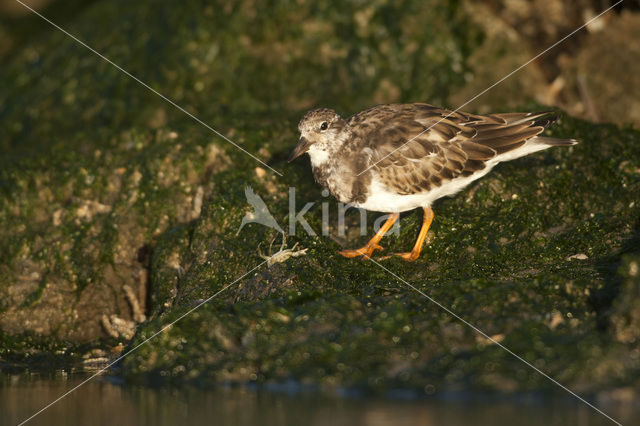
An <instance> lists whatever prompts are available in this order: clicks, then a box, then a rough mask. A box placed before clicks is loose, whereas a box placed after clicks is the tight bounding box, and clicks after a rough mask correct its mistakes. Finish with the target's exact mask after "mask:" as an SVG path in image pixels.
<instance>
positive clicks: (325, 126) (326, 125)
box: [320, 121, 329, 130]
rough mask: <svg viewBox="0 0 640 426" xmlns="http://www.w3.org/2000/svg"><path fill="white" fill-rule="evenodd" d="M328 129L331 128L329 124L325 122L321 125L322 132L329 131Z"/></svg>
mask: <svg viewBox="0 0 640 426" xmlns="http://www.w3.org/2000/svg"><path fill="white" fill-rule="evenodd" d="M327 127H329V124H328V123H327V122H326V121H324V122H323V123H322V124H321V125H320V130H327Z"/></svg>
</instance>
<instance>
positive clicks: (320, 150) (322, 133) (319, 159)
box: [289, 108, 349, 164]
mask: <svg viewBox="0 0 640 426" xmlns="http://www.w3.org/2000/svg"><path fill="white" fill-rule="evenodd" d="M298 130H299V131H300V140H299V141H298V145H296V147H295V148H294V150H293V151H292V152H291V155H289V161H293V160H295V159H296V158H298V157H300V156H301V155H302V154H304V153H305V152H308V153H309V156H310V157H311V162H312V163H315V164H319V163H324V162H325V161H326V160H327V159H328V158H329V156H330V155H331V154H333V153H334V152H336V151H337V150H338V149H339V148H340V147H341V146H342V144H343V143H344V141H345V140H346V138H347V137H348V135H349V125H348V124H347V122H346V121H345V120H344V119H343V118H342V117H340V115H338V114H337V113H336V112H335V111H334V110H332V109H328V108H319V109H314V110H311V111H309V112H308V113H306V114H305V115H304V117H302V120H300V123H299V124H298Z"/></svg>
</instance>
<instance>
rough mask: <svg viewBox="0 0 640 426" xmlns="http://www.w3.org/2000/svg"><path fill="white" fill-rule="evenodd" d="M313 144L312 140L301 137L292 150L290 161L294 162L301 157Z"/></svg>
mask: <svg viewBox="0 0 640 426" xmlns="http://www.w3.org/2000/svg"><path fill="white" fill-rule="evenodd" d="M310 146H311V142H309V141H308V140H307V139H305V138H300V140H299V141H298V145H296V147H295V148H294V149H293V151H291V155H289V159H288V160H287V161H288V162H292V161H293V160H295V159H296V158H298V157H300V156H301V155H302V154H304V153H305V152H307V151H309V147H310Z"/></svg>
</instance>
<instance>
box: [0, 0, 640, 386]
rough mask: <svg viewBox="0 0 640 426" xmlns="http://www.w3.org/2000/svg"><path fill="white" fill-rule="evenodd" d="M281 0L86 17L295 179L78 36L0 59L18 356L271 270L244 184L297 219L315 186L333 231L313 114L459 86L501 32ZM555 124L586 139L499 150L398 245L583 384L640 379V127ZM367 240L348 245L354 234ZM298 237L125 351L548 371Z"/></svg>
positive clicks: (393, 367)
mask: <svg viewBox="0 0 640 426" xmlns="http://www.w3.org/2000/svg"><path fill="white" fill-rule="evenodd" d="M275 4H276V6H277V7H266V6H261V5H256V6H255V8H251V7H248V6H246V4H245V3H238V5H234V6H228V5H222V4H220V5H217V4H216V5H208V6H205V7H203V6H202V5H201V4H200V3H199V2H186V4H185V5H184V7H181V8H180V9H175V8H171V9H170V10H169V9H167V8H166V6H164V5H161V4H159V3H155V2H150V3H145V4H140V5H136V6H135V7H131V5H129V4H128V3H127V4H126V5H125V4H124V2H123V3H122V7H123V8H125V10H126V11H127V12H126V13H127V14H128V19H122V17H121V13H122V12H121V9H120V8H119V7H114V6H113V5H112V4H108V3H106V2H96V3H94V4H92V5H91V6H88V7H87V8H86V9H85V10H84V11H83V12H82V13H81V14H80V15H79V16H78V18H77V19H75V20H73V21H71V22H69V30H70V31H71V32H72V33H73V34H76V35H78V36H79V37H80V38H81V39H82V40H84V41H86V42H87V43H88V44H89V45H91V46H93V47H95V48H96V49H98V50H99V51H100V52H103V53H104V54H105V55H106V56H108V57H109V58H110V59H112V60H113V61H115V62H116V63H118V64H121V65H122V66H123V67H125V68H126V69H127V70H128V71H130V72H131V73H132V74H134V75H136V76H138V77H140V78H141V79H143V80H144V81H145V82H148V83H149V84H150V85H151V86H152V87H153V88H155V89H157V90H159V91H160V92H162V93H163V94H166V95H167V96H168V97H169V98H171V99H173V100H175V101H176V102H177V103H179V104H180V105H183V106H184V107H185V108H186V109H187V110H189V111H193V112H194V113H196V115H198V117H200V118H202V119H203V120H204V121H205V122H207V123H211V124H212V125H213V126H214V127H216V129H218V130H220V131H222V132H223V133H224V134H226V135H228V136H229V137H231V138H232V139H233V140H234V141H236V142H237V143H239V144H241V145H242V147H243V148H245V149H247V150H249V151H250V152H253V153H257V155H259V156H260V158H262V159H264V160H265V161H267V162H268V164H269V165H270V166H272V167H274V168H275V169H277V170H279V171H281V172H282V173H283V174H284V176H283V177H282V178H278V177H277V176H276V175H274V174H271V173H270V172H269V171H268V170H261V171H260V170H256V167H258V166H259V164H258V163H256V162H255V161H254V160H253V159H251V158H250V157H248V156H246V155H244V154H242V153H241V152H239V151H238V150H236V149H234V148H233V147H232V146H230V145H228V144H226V143H225V142H223V141H222V140H221V139H219V138H217V137H216V136H215V135H212V134H210V133H209V132H208V131H207V130H206V129H203V128H202V127H200V126H199V125H198V124H197V123H195V122H193V121H192V120H191V119H189V118H188V117H186V116H184V115H183V114H182V113H181V112H179V111H176V110H174V109H173V108H172V107H171V106H170V105H168V104H167V103H165V102H164V101H162V100H161V99H159V98H157V97H156V96H155V95H153V94H152V93H150V92H149V91H147V90H146V89H145V88H143V87H140V86H139V85H138V84H137V83H135V82H134V81H132V80H130V79H128V78H127V77H126V76H123V75H122V74H121V73H120V72H119V71H118V70H116V69H114V68H112V67H111V66H110V65H109V64H107V63H104V62H102V61H101V60H100V59H99V58H96V57H95V56H93V55H92V54H91V53H90V52H87V51H86V50H84V49H83V48H82V47H81V46H78V45H76V44H75V43H74V42H73V41H72V40H69V39H68V38H66V37H65V36H64V35H62V34H59V33H56V32H52V33H51V34H47V35H46V36H45V35H42V34H41V33H37V34H36V36H34V38H33V39H32V40H30V41H29V42H28V43H26V46H25V49H24V50H21V51H15V52H13V53H12V56H11V57H10V58H9V60H8V63H7V67H6V68H3V69H2V70H1V71H0V75H1V77H2V80H3V81H11V82H12V83H13V84H12V85H10V86H7V87H4V86H3V88H2V90H0V123H2V124H3V125H2V126H0V148H1V149H2V150H3V152H5V153H6V156H3V158H2V159H0V162H1V164H2V167H0V197H2V198H1V199H2V201H1V204H0V206H1V207H0V221H1V223H2V224H3V227H2V228H3V229H2V230H0V237H1V238H0V254H1V255H2V259H3V263H2V265H0V268H1V269H0V271H2V274H1V275H0V295H2V297H0V306H1V309H2V312H3V318H2V320H1V321H0V322H1V323H2V324H1V326H2V329H3V330H4V333H5V334H3V336H5V335H6V336H11V337H10V338H3V339H2V340H1V342H2V344H1V346H2V349H3V351H4V352H2V354H3V355H2V357H3V359H8V358H9V355H7V354H15V353H22V352H24V351H25V350H27V349H28V348H32V349H33V351H35V352H39V351H41V352H50V351H51V350H52V349H51V350H50V348H49V347H48V346H46V345H44V344H40V343H38V344H31V343H30V342H32V340H30V339H31V338H29V337H26V336H30V335H31V334H30V333H33V332H35V333H36V334H37V335H38V336H40V337H39V338H41V339H44V340H43V341H44V342H47V341H52V342H53V341H55V342H60V341H63V342H76V343H77V342H96V341H99V339H100V338H101V337H104V335H105V331H104V330H103V328H102V326H101V325H100V319H101V316H102V315H103V314H109V315H110V314H115V315H118V316H119V317H121V318H125V319H131V318H132V317H133V314H132V312H131V307H130V306H129V305H128V303H127V300H126V298H125V296H124V292H123V290H122V289H123V286H124V285H129V286H132V287H134V288H135V289H136V290H137V291H138V292H139V293H140V298H141V302H143V305H144V306H145V311H146V314H147V315H148V316H149V319H148V320H147V321H146V322H144V323H143V324H142V325H140V327H139V329H138V333H137V335H136V337H135V338H134V340H133V341H132V342H131V343H130V346H129V348H132V347H135V345H137V344H138V343H141V342H142V341H143V340H144V339H145V338H146V337H149V336H151V335H153V334H154V333H155V332H156V331H157V330H159V329H160V328H162V327H163V325H166V324H169V323H171V322H172V321H173V320H176V319H178V318H180V316H181V315H183V314H184V313H186V312H188V311H189V310H190V309H192V308H193V307H194V306H196V305H197V304H199V303H201V302H202V301H203V300H206V299H207V298H209V297H210V296H211V295H213V294H215V293H216V292H217V291H219V290H220V289H222V288H224V286H226V285H228V284H229V283H231V282H233V281H235V280H237V279H238V278H239V277H241V276H242V275H243V274H245V273H246V272H247V271H248V270H250V269H251V268H253V267H254V266H256V265H259V264H260V263H261V262H262V261H263V259H262V258H261V257H260V256H259V250H258V244H259V243H260V247H261V250H262V251H263V252H264V251H266V250H267V247H268V246H269V243H270V241H271V239H272V237H273V234H272V232H271V231H270V230H268V229H267V228H265V227H262V226H260V225H257V224H249V225H247V226H246V227H245V228H244V229H243V230H242V231H241V232H240V233H239V234H238V235H237V236H236V232H237V230H238V227H239V225H240V221H241V220H242V217H243V216H244V214H245V213H247V212H248V210H249V206H248V205H247V203H246V198H245V194H244V188H245V186H251V187H252V188H253V189H254V190H255V191H256V193H258V194H259V195H261V196H262V198H263V199H264V200H265V202H266V203H267V205H268V206H269V208H270V210H271V212H272V213H273V215H274V217H275V218H276V219H277V220H278V221H279V222H280V224H281V225H282V226H285V225H286V224H287V220H286V218H287V216H288V205H289V200H288V197H287V194H288V189H289V187H290V186H294V187H295V188H296V193H297V200H296V202H297V205H298V206H299V207H300V206H303V205H304V204H305V203H306V202H311V201H315V202H316V205H315V206H314V207H313V208H312V209H310V211H309V212H308V213H307V215H306V216H305V218H306V219H307V221H308V222H309V224H310V225H311V227H312V228H314V229H315V230H316V231H319V230H320V229H321V221H322V211H321V207H320V203H321V202H322V201H327V198H325V197H323V196H322V195H321V188H319V187H318V186H317V185H315V184H314V182H313V178H312V176H311V173H310V170H309V167H308V161H307V160H300V161H297V162H296V163H293V164H291V165H289V164H287V163H286V157H287V155H288V153H289V151H290V150H291V148H292V147H293V145H294V144H295V141H296V139H297V134H296V133H295V128H296V123H297V120H298V119H299V117H300V116H301V115H302V114H303V113H304V111H305V110H306V109H307V108H309V107H312V106H314V105H324V106H331V107H335V108H336V109H337V110H338V111H339V112H340V113H343V114H344V115H348V114H349V113H351V112H356V111H358V110H360V109H362V108H364V107H366V106H369V105H370V104H372V103H375V102H379V101H380V100H384V101H394V100H398V101H416V100H424V99H429V102H431V103H434V104H443V103H446V101H447V99H448V97H449V96H450V94H451V93H452V91H453V90H454V89H456V87H458V86H461V85H462V84H463V83H464V74H465V72H466V71H467V69H466V67H467V65H466V62H465V60H466V58H467V57H468V55H469V53H470V52H471V51H472V50H473V47H474V46H476V45H477V44H478V43H481V41H482V34H480V33H479V32H478V30H477V29H476V28H474V27H473V25H466V24H467V23H468V22H467V20H466V18H465V16H464V15H463V14H461V13H460V12H458V11H457V7H456V2H453V3H451V4H450V3H448V2H436V5H435V7H433V8H430V9H425V8H422V7H420V2H405V3H402V4H400V3H398V4H393V5H391V4H389V3H387V2H374V3H371V4H369V5H367V6H366V7H365V6H359V5H356V4H355V3H354V4H348V5H343V6H339V7H324V6H314V5H310V4H305V5H302V6H300V7H295V8H294V7H291V5H290V4H289V2H276V3H275ZM443 17H445V18H446V19H444V18H443ZM131 22H153V23H154V25H153V26H150V27H144V28H143V27H139V26H133V25H131ZM398 22H404V23H405V24H404V25H402V26H400V25H398ZM447 23H448V24H447ZM107 28H108V31H106V30H105V29H107ZM463 28H464V29H465V30H462V29H463ZM38 34H40V35H38ZM97 76H99V77H97ZM532 108H536V107H535V106H534V107H532ZM551 134H552V135H553V136H557V137H574V138H577V139H579V140H581V143H580V144H579V145H577V146H575V147H572V148H569V149H560V148H558V149H553V150H549V151H545V152H542V153H538V154H536V155H533V156H531V157H527V158H524V159H520V160H518V161H515V162H513V163H509V164H503V165H500V166H499V167H498V168H497V169H496V170H495V171H494V172H492V173H491V174H490V175H489V176H487V177H486V178H485V179H483V180H481V181H479V182H477V183H476V184H474V185H472V186H471V187H470V188H468V189H467V190H465V191H464V192H462V193H461V194H459V195H458V196H457V197H456V198H453V199H445V200H441V201H439V202H438V203H437V204H436V206H434V209H435V212H436V219H435V222H434V224H433V228H432V233H433V238H430V240H431V241H430V243H429V245H428V247H426V248H425V250H424V253H423V256H422V257H421V258H420V259H419V260H418V261H416V262H415V263H410V264H408V263H404V262H402V261H401V260H399V259H390V260H386V261H382V264H383V265H384V266H385V267H386V268H389V269H390V270H391V271H393V272H394V273H395V274H397V275H398V276H400V277H401V278H402V279H404V280H406V281H407V282H409V283H411V284H412V285H414V286H415V287H416V288H418V289H420V290H421V291H423V292H425V293H426V294H427V295H428V296H429V297H431V298H433V300H435V301H437V302H439V303H440V304H442V306H444V307H447V308H448V309H450V310H451V311H453V312H455V313H456V314H458V315H460V316H461V317H462V318H464V319H465V320H467V321H469V322H470V323H472V324H474V325H475V326H477V327H479V328H480V329H482V330H483V331H484V332H486V333H487V334H488V335H490V336H493V338H494V339H495V340H497V341H500V342H501V343H502V344H504V345H505V346H506V347H508V348H509V349H511V350H513V351H514V352H515V353H517V354H519V355H521V356H522V357H523V358H524V359H526V360H527V361H528V362H530V363H532V364H533V365H535V366H536V367H538V368H540V369H542V370H544V371H545V372H547V373H549V374H550V375H551V376H553V377H554V378H556V379H558V380H559V381H560V382H562V383H564V384H567V385H571V386H574V387H576V388H577V389H578V390H581V391H597V390H600V389H604V388H608V387H612V386H623V385H631V386H636V387H637V386H638V367H637V353H638V346H637V345H638V341H637V338H636V337H635V334H634V331H633V330H634V327H637V317H636V316H634V314H633V312H634V311H635V310H634V307H635V306H636V304H637V299H638V297H637V289H636V287H637V286H636V287H634V286H635V284H634V283H635V281H633V280H634V279H635V278H633V276H632V275H631V272H632V266H631V265H632V264H633V261H634V260H633V259H637V253H638V232H640V231H639V229H638V218H639V217H640V214H639V213H640V204H638V200H640V172H639V170H640V160H639V159H640V134H639V133H638V132H636V131H633V130H630V129H620V128H617V127H615V126H611V125H602V124H591V123H587V122H584V121H580V120H576V119H572V118H570V117H565V118H563V119H562V120H561V121H560V122H559V123H558V124H557V125H556V126H555V127H554V128H553V129H552V130H551ZM263 169H264V168H263ZM198 200H200V201H198ZM330 203H331V204H330V209H331V211H332V214H335V211H336V209H337V207H336V204H335V202H334V201H330ZM368 217H369V219H370V223H372V222H371V220H372V219H374V218H375V217H376V215H374V214H369V215H368ZM356 218H357V213H355V212H354V215H353V217H351V216H350V219H349V223H350V224H351V226H350V229H353V228H357V226H358V223H357V220H355V219H356ZM352 219H353V220H352ZM420 219H421V217H420V215H418V214H416V213H409V214H406V215H403V217H402V227H401V232H400V234H399V235H398V236H389V237H387V238H385V239H384V240H383V242H382V245H383V246H384V247H385V251H386V252H392V251H403V250H406V249H407V248H409V247H411V245H412V244H413V239H414V238H415V235H416V233H417V230H418V227H419V221H420ZM369 230H370V231H371V226H370V227H369ZM332 233H334V234H335V229H332ZM352 235H353V234H352V233H348V234H347V237H345V238H343V239H342V240H340V239H339V241H341V242H343V243H345V244H346V245H348V246H353V247H355V246H357V245H358V243H359V242H361V241H359V240H356V239H354V238H353V237H352ZM278 242H279V241H277V242H276V244H275V245H276V246H277V244H278ZM295 243H298V244H299V245H300V247H303V248H307V249H308V252H307V254H306V255H305V256H302V257H299V258H292V259H289V260H288V261H286V262H285V263H282V264H277V265H275V266H273V267H272V268H269V269H267V268H266V267H264V266H263V267H262V268H260V269H258V270H257V271H255V272H254V273H252V274H250V276H249V277H247V278H246V279H243V280H240V281H239V282H238V283H237V284H235V285H233V286H231V287H229V288H228V289H227V290H226V291H225V292H223V293H221V294H220V295H219V296H218V297H216V298H214V299H213V300H211V301H209V302H208V303H207V304H205V305H204V306H202V307H200V308H199V309H198V310H197V311H195V312H193V313H192V314H190V315H188V316H187V317H185V318H184V319H182V320H180V321H179V322H177V323H176V324H174V325H173V326H172V327H171V329H170V330H167V331H165V332H163V333H161V334H160V335H158V336H157V337H155V338H154V339H153V340H151V341H150V342H148V343H146V344H145V345H143V346H141V347H140V348H139V349H137V351H136V352H135V353H133V354H132V355H131V356H129V357H127V358H125V360H124V362H123V364H122V370H121V374H122V375H123V376H124V377H126V378H127V379H129V380H140V381H145V380H164V381H169V380H171V381H177V382H185V381H195V382H199V383H210V382H228V381H232V382H247V381H249V382H258V383H262V382H273V381H285V380H290V379H294V380H297V381H300V382H302V383H313V384H319V385H320V386H326V387H336V386H340V387H358V388H367V389H372V390H384V389H391V388H397V387H401V388H414V389H419V390H424V391H425V392H427V393H431V392H433V391H434V389H435V390H442V389H451V388H470V387H478V388H483V389H487V388H490V389H497V390H502V391H512V390H523V389H547V388H551V387H552V386H553V385H552V384H551V383H550V382H548V381H547V380H546V379H545V378H544V377H542V376H540V375H538V374H537V373H535V372H534V371H532V370H531V369H530V368H529V367H527V366H526V365H524V364H523V363H522V362H520V361H518V360H517V359H515V358H513V357H512V356H510V355H509V354H507V353H506V352H505V351H504V350H502V349H500V348H499V347H497V346H496V345H495V344H491V343H490V342H487V341H486V340H484V339H482V338H481V337H479V336H478V335H477V334H476V333H475V332H474V331H473V330H471V329H470V328H469V327H466V326H465V325H464V324H462V323H461V322H459V321H458V320H457V319H455V318H454V317H452V316H451V315H450V314H449V313H447V312H445V311H444V310H442V309H441V308H440V307H438V306H436V305H435V304H433V303H432V302H430V301H429V300H427V299H426V298H424V297H423V296H421V295H420V294H418V293H416V292H415V291H414V290H412V289H410V288H408V287H407V286H406V285H405V284H403V283H402V282H399V281H398V280H397V279H395V278H394V277H393V276H392V275H390V274H389V273H388V272H386V271H384V270H383V269H381V268H379V267H378V266H376V265H375V264H373V263H371V262H361V261H358V260H347V259H343V258H341V257H340V256H338V255H337V254H336V250H338V249H339V248H340V244H338V243H337V242H336V241H334V240H333V239H330V238H327V237H322V236H309V235H306V234H305V233H303V232H299V233H297V234H296V235H295V236H289V237H288V245H289V247H291V246H292V245H293V244H295ZM574 255H580V256H577V257H574V258H571V256H574ZM634 256H635V257H634ZM630 271H631V272H630ZM265 289H266V290H265ZM145 295H146V296H145ZM25 318H30V319H31V320H32V323H31V325H29V324H26V323H25V322H24V319H25ZM42 324H50V326H49V327H43V326H42ZM21 336H22V337H21ZM21 339H22V340H21ZM47 339H49V340H47ZM116 343H118V340H117V339H116V341H107V343H106V345H115V344H116ZM56 344H57V343H56ZM65 344H69V343H65ZM74 344H75V343H74ZM21 345H24V347H23V346H21ZM25 348H27V349H25Z"/></svg>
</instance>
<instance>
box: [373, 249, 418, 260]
mask: <svg viewBox="0 0 640 426" xmlns="http://www.w3.org/2000/svg"><path fill="white" fill-rule="evenodd" d="M393 256H400V257H401V258H403V259H404V260H406V261H407V262H413V261H414V260H416V259H417V258H418V257H420V252H419V251H418V252H414V251H410V252H407V253H393V254H390V255H389V256H384V257H382V258H380V260H385V259H389V258H391V257H393Z"/></svg>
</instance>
